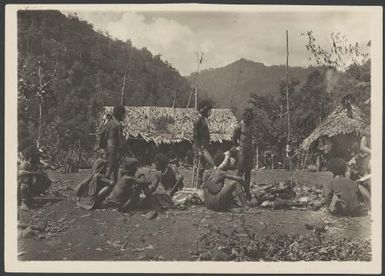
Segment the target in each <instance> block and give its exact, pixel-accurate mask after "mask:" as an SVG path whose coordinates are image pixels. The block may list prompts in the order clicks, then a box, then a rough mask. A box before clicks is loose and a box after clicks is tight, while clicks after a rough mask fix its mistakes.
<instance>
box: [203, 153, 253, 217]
mask: <svg viewBox="0 0 385 276" xmlns="http://www.w3.org/2000/svg"><path fill="white" fill-rule="evenodd" d="M230 159H231V158H230V152H226V154H224V153H217V154H216V155H215V157H214V161H215V168H214V169H213V170H211V171H208V172H206V174H205V176H204V181H203V189H204V198H205V205H206V207H207V208H209V209H212V210H214V211H226V210H228V209H230V207H231V204H232V203H233V200H234V199H235V198H236V197H237V198H239V200H240V202H241V204H242V207H247V202H246V197H245V192H244V190H243V188H242V185H241V184H240V183H242V182H243V178H242V177H240V176H236V175H231V174H229V173H227V171H226V170H227V168H228V167H229V163H230V162H229V160H230ZM226 179H229V180H233V181H226Z"/></svg>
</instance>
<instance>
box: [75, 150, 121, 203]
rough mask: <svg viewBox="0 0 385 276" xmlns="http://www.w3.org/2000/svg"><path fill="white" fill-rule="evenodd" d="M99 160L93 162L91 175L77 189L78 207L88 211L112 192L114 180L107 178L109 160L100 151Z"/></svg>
mask: <svg viewBox="0 0 385 276" xmlns="http://www.w3.org/2000/svg"><path fill="white" fill-rule="evenodd" d="M97 154H98V155H99V156H98V158H97V159H96V160H95V161H94V162H93V164H92V167H91V170H90V173H89V175H88V176H87V177H86V178H84V179H83V181H82V182H80V183H79V184H78V186H76V188H75V194H76V197H77V205H78V206H79V207H82V208H85V209H87V210H90V209H93V208H94V207H96V206H97V204H98V203H99V202H101V200H103V199H104V198H105V197H106V196H107V195H108V194H109V192H110V191H111V189H112V185H113V184H114V183H113V181H112V180H110V179H109V178H107V176H106V171H107V160H106V156H105V152H104V150H102V149H99V150H98V152H97Z"/></svg>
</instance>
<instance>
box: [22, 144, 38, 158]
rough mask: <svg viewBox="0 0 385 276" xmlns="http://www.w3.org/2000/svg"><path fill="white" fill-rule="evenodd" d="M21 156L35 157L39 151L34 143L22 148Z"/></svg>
mask: <svg viewBox="0 0 385 276" xmlns="http://www.w3.org/2000/svg"><path fill="white" fill-rule="evenodd" d="M23 156H24V158H25V159H27V160H28V159H30V158H37V157H39V156H40V152H39V150H38V149H37V147H36V146H35V145H31V146H29V147H27V148H26V149H24V150H23Z"/></svg>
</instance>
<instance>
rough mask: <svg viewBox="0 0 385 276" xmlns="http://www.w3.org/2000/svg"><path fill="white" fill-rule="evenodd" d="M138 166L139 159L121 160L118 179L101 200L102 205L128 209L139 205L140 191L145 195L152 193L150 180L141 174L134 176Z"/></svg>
mask: <svg viewBox="0 0 385 276" xmlns="http://www.w3.org/2000/svg"><path fill="white" fill-rule="evenodd" d="M138 166H139V161H138V160H137V159H136V158H126V159H125V160H124V161H123V162H122V165H121V169H120V179H119V180H118V182H117V183H116V185H115V186H114V188H113V189H112V191H111V193H110V194H109V195H108V196H107V197H106V199H105V200H104V201H103V202H102V206H103V207H107V208H108V207H113V208H118V209H120V210H122V211H129V210H133V209H135V208H137V207H139V203H140V194H141V193H142V192H144V194H145V195H146V196H151V195H152V192H153V191H154V189H153V187H151V186H150V184H151V181H148V180H146V179H145V178H144V177H143V175H140V176H139V177H135V174H136V172H137V170H138Z"/></svg>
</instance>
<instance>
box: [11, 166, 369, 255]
mask: <svg viewBox="0 0 385 276" xmlns="http://www.w3.org/2000/svg"><path fill="white" fill-rule="evenodd" d="M182 172H183V174H184V175H185V185H186V186H187V187H188V186H189V185H190V183H191V181H190V180H191V173H190V172H189V171H187V170H182ZM87 173H88V171H82V172H79V173H74V174H61V173H57V172H49V175H50V177H51V178H52V179H53V180H55V182H54V184H53V187H52V189H53V190H55V193H56V194H57V196H58V197H62V200H58V201H51V202H47V203H46V204H45V205H44V206H43V207H42V208H36V209H32V210H30V211H27V212H21V213H20V222H21V223H22V224H25V225H39V224H47V226H46V230H45V231H42V232H39V231H35V232H36V233H37V235H33V236H32V237H30V238H20V239H19V244H18V248H19V258H20V260H184V261H191V260H195V259H196V256H195V257H194V256H193V255H192V254H191V250H193V249H194V246H195V241H196V239H197V237H198V235H199V233H200V232H201V230H202V228H203V227H204V226H207V224H212V225H217V226H219V227H220V228H221V229H223V230H224V231H229V230H230V229H233V228H237V229H240V224H241V215H240V214H238V213H230V212H227V213H218V212H212V211H210V210H207V209H206V208H204V207H196V206H192V207H190V208H188V209H187V210H184V211H181V210H170V211H167V212H164V213H159V214H158V216H157V217H156V218H154V219H148V218H146V217H145V213H133V214H123V213H119V212H117V211H113V210H92V211H87V210H84V209H79V208H77V207H76V203H75V201H74V198H73V197H72V190H71V189H72V188H73V187H74V186H75V185H76V184H77V183H78V182H79V181H80V180H81V179H82V178H83V177H84V176H85V175H86V174H87ZM330 177H331V176H330V174H328V173H324V172H321V173H314V172H304V171H297V172H294V180H295V181H296V182H298V183H299V184H300V185H304V186H308V187H314V186H317V187H321V186H323V185H324V184H325V183H326V182H327V181H328V180H329V179H330ZM286 179H290V173H289V172H287V171H278V170H274V171H271V170H269V171H258V172H256V173H254V174H253V178H252V181H254V182H255V183H257V184H259V183H267V182H271V181H273V180H286ZM320 220H322V221H323V222H324V223H326V229H327V232H326V234H325V235H326V237H327V236H328V235H333V236H334V237H335V236H342V237H350V238H357V239H369V237H370V225H371V220H370V216H366V217H361V218H336V217H332V216H330V215H328V214H326V213H324V212H322V211H309V210H306V211H299V210H270V209H261V208H255V209H253V210H252V211H250V213H248V214H247V215H246V226H250V227H252V228H253V229H254V230H255V231H256V232H257V233H258V235H260V236H261V238H262V237H263V236H265V235H270V234H272V233H307V232H309V231H310V230H307V229H306V227H305V224H306V223H308V224H309V223H316V222H319V221H320Z"/></svg>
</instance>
